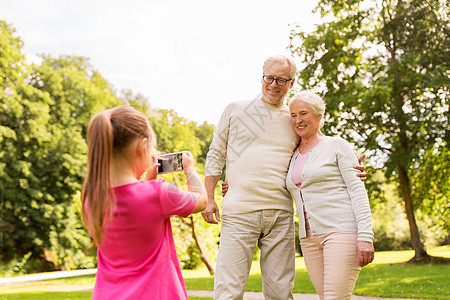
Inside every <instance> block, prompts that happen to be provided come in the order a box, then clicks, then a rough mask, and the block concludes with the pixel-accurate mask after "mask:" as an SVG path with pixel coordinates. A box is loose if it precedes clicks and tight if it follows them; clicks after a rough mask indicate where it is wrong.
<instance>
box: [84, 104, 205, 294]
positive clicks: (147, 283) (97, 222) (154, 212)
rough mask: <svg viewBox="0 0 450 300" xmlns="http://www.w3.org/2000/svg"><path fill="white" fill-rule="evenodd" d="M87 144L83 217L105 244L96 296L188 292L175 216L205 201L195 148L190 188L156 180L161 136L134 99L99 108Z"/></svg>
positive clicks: (188, 157) (188, 169)
mask: <svg viewBox="0 0 450 300" xmlns="http://www.w3.org/2000/svg"><path fill="white" fill-rule="evenodd" d="M87 144H88V149H89V151H88V169H87V175H86V179H85V181H84V184H83V188H82V191H81V199H82V205H83V206H82V207H83V210H82V211H83V220H84V222H85V224H86V226H87V228H88V230H89V232H90V233H91V235H92V237H93V239H94V242H95V244H96V245H97V248H98V253H97V255H98V269H97V276H96V283H95V287H94V292H93V295H92V299H188V296H187V292H186V287H185V284H184V280H183V277H182V275H181V269H180V266H179V263H178V257H177V255H176V250H175V245H174V241H173V236H172V228H171V225H170V216H172V215H178V216H181V217H187V216H188V215H190V214H191V213H197V212H199V211H202V210H203V209H204V208H205V206H206V199H207V198H206V192H205V188H204V186H203V183H202V181H201V179H200V177H199V175H198V174H197V172H196V170H195V167H194V159H193V157H192V154H191V153H189V152H187V153H184V154H183V157H182V163H183V167H184V172H185V174H186V177H187V184H188V189H189V192H188V191H184V190H181V189H178V188H177V187H175V186H174V185H171V184H169V183H166V182H165V181H164V179H162V178H159V179H155V178H156V175H157V167H158V164H157V160H156V158H155V155H154V154H153V152H154V145H155V144H156V141H155V135H154V133H153V130H152V128H151V126H150V124H149V123H148V121H147V119H146V118H145V116H144V115H143V114H142V113H140V112H139V111H137V110H135V109H134V108H132V107H130V106H120V107H116V108H113V109H111V110H107V111H104V112H101V113H98V114H96V115H95V116H94V117H93V118H92V120H91V122H90V124H89V127H88V131H87ZM145 171H147V175H146V176H145V178H144V179H143V180H139V178H141V176H142V174H143V173H144V172H145Z"/></svg>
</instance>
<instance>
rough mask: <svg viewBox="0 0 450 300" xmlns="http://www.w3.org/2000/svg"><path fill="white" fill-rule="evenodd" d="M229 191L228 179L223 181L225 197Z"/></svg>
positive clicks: (223, 194)
mask: <svg viewBox="0 0 450 300" xmlns="http://www.w3.org/2000/svg"><path fill="white" fill-rule="evenodd" d="M227 192H228V181H226V180H225V181H224V182H222V196H223V197H225V195H226V194H227Z"/></svg>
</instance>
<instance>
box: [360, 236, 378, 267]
mask: <svg viewBox="0 0 450 300" xmlns="http://www.w3.org/2000/svg"><path fill="white" fill-rule="evenodd" d="M356 250H357V252H358V265H359V266H360V267H364V266H365V265H368V264H370V263H371V262H372V261H373V259H374V257H375V249H374V247H373V243H371V242H364V241H357V242H356Z"/></svg>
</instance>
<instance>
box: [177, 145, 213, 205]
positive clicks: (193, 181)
mask: <svg viewBox="0 0 450 300" xmlns="http://www.w3.org/2000/svg"><path fill="white" fill-rule="evenodd" d="M182 159H183V168H184V174H185V175H186V181H187V185H188V190H189V192H191V193H193V194H195V195H196V196H197V202H196V203H195V207H194V211H193V212H192V213H198V212H201V211H202V210H204V209H205V207H206V203H207V199H208V198H207V196H206V189H205V185H204V184H203V181H202V180H201V179H200V176H199V175H198V173H197V170H196V169H195V162H194V157H193V156H192V154H191V153H190V152H184V153H183V156H182Z"/></svg>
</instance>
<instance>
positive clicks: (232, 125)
mask: <svg viewBox="0 0 450 300" xmlns="http://www.w3.org/2000/svg"><path fill="white" fill-rule="evenodd" d="M297 143H298V137H297V135H296V134H295V132H294V130H293V128H292V125H291V123H290V115H289V110H288V108H287V107H286V106H284V105H283V106H282V107H279V108H275V107H272V106H269V105H267V104H266V103H264V102H263V101H262V100H261V99H257V100H253V101H245V102H234V103H232V104H230V105H228V106H227V107H226V109H225V110H224V112H223V114H222V117H221V119H220V121H219V123H218V124H217V127H216V130H215V132H214V138H213V140H212V142H211V146H210V149H209V152H208V155H207V158H206V167H205V176H218V175H220V174H221V173H222V169H223V166H224V165H225V164H226V179H227V181H228V184H229V189H228V192H227V194H226V196H225V197H224V199H223V202H222V208H223V214H224V215H227V214H235V213H247V212H252V211H257V210H264V209H282V210H286V211H289V212H293V202H292V197H291V195H290V194H289V192H288V191H287V189H286V180H285V179H286V174H287V170H288V166H289V161H290V159H291V156H292V152H293V151H294V149H295V147H296V145H297Z"/></svg>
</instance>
